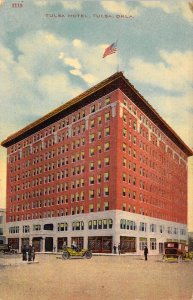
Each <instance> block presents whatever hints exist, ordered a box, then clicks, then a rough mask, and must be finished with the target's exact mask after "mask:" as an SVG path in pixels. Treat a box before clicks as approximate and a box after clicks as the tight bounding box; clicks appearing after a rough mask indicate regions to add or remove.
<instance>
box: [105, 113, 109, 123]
mask: <svg viewBox="0 0 193 300" xmlns="http://www.w3.org/2000/svg"><path fill="white" fill-rule="evenodd" d="M109 120H110V113H109V112H108V113H106V114H105V122H107V121H109Z"/></svg>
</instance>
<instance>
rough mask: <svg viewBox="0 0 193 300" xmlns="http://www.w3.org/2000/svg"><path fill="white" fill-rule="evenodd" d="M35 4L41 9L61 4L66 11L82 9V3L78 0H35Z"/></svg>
mask: <svg viewBox="0 0 193 300" xmlns="http://www.w3.org/2000/svg"><path fill="white" fill-rule="evenodd" d="M34 4H35V5H36V6H39V7H43V6H49V5H52V6H53V5H56V4H61V5H62V6H63V8H64V9H76V10H79V9H81V6H82V1H80V0H78V1H75V0H73V1H72V0H54V1H53V0H34Z"/></svg>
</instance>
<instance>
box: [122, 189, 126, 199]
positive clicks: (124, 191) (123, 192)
mask: <svg viewBox="0 0 193 300" xmlns="http://www.w3.org/2000/svg"><path fill="white" fill-rule="evenodd" d="M122 195H123V197H125V196H126V188H125V187H124V188H123V190H122Z"/></svg>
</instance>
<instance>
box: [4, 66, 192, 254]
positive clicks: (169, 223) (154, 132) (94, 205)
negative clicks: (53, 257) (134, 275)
mask: <svg viewBox="0 0 193 300" xmlns="http://www.w3.org/2000/svg"><path fill="white" fill-rule="evenodd" d="M2 146H4V147H6V148H7V210H6V222H7V234H6V236H7V242H8V243H9V244H11V245H12V246H13V247H14V248H16V249H19V250H21V246H22V245H23V244H24V243H33V244H34V245H35V247H36V251H60V250H61V248H62V245H63V243H66V244H67V245H69V246H70V245H71V243H72V241H73V240H75V241H76V242H77V243H78V244H80V245H81V246H82V247H85V248H87V247H88V248H89V249H92V251H93V252H106V253H108V252H111V251H112V247H113V245H114V244H116V246H117V245H118V244H119V243H120V245H121V251H122V252H129V253H134V254H140V253H143V252H142V251H143V248H144V245H146V244H147V245H148V248H149V253H150V254H157V253H161V252H162V250H163V243H164V242H165V241H184V242H186V241H187V158H188V157H189V156H191V155H192V154H193V153H192V151H191V149H189V148H188V146H186V145H185V143H184V142H183V141H182V140H181V138H180V137H179V136H178V135H177V134H176V133H175V132H174V130H173V129H172V128H171V127H170V126H169V125H168V124H167V123H166V122H165V121H164V120H163V119H162V118H161V116H160V115H159V114H158V113H157V112H156V111H155V109H154V108H153V107H152V106H151V105H150V104H149V103H148V102H147V101H146V100H145V99H144V97H143V96H142V95H141V94H140V93H139V92H138V91H137V90H136V89H135V87H134V86H133V85H132V84H131V83H130V82H129V81H128V80H127V79H126V78H125V76H124V75H123V73H122V72H117V73H115V74H114V75H112V76H111V77H109V78H107V79H105V80H104V81H102V82H100V83H99V84H97V85H96V86H94V87H92V88H90V89H89V90H87V91H86V92H84V93H82V94H81V95H79V96H77V97H75V98H74V99H72V100H71V101H68V102H66V103H65V104H63V105H62V106H60V107H59V108H57V109H55V110H54V111H52V112H51V113H49V114H47V115H45V116H43V117H42V118H40V119H38V120H37V121H35V122H33V123H32V124H30V125H28V126H26V127H25V128H23V129H21V130H20V131H18V132H16V133H15V134H13V135H11V136H9V137H8V138H7V139H6V140H4V141H3V142H2Z"/></svg>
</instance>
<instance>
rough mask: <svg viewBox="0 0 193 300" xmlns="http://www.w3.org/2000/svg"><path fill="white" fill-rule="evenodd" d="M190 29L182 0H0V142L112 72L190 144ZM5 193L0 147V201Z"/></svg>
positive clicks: (192, 226)
mask: <svg viewBox="0 0 193 300" xmlns="http://www.w3.org/2000/svg"><path fill="white" fill-rule="evenodd" d="M191 8H192V10H191ZM192 29H193V2H192V1H186V0H184V1H183V0H182V1H181V0H176V1H175V0H172V1H153V0H144V1H126V0H120V1H111V0H98V1H95V0H90V1H81V0H79V1H78V0H77V1H76V0H73V1H72V0H69V1H64V0H24V1H19V0H18V1H12V0H0V140H1V141H2V140H4V139H5V138H6V137H7V136H9V135H11V134H12V133H14V132H16V131H17V130H19V129H21V128H23V127H24V126H26V125H27V124H29V123H31V122H33V121H35V120H36V119H38V118H39V117H41V116H43V115H44V114H46V113H48V112H50V111H51V110H53V109H55V108H57V107H58V106H59V105H62V104H63V103H65V102H66V101H68V100H70V99H71V98H72V97H74V96H77V95H78V94H80V93H81V92H83V91H85V90H87V89H88V88H90V87H92V86H93V85H95V84H97V83H98V82H100V81H101V80H103V79H105V78H106V77H108V76H110V75H112V74H113V73H115V72H116V71H117V70H119V71H123V72H124V75H125V76H126V77H127V78H128V79H129V81H130V82H131V83H132V84H133V85H134V86H135V87H136V89H137V90H138V91H139V92H140V93H141V94H142V95H143V96H144V98H145V99H146V100H147V101H148V102H149V103H150V104H151V105H152V106H153V107H154V108H155V109H156V110H157V111H158V113H159V114H160V115H161V116H162V118H163V119H164V120H165V121H166V122H167V123H168V124H169V125H170V126H171V127H172V128H173V129H174V130H175V131H176V133H177V134H178V135H179V136H180V137H181V138H182V139H183V140H184V142H185V143H186V144H187V145H188V146H189V147H190V148H193V39H192V32H193V31H192ZM116 41H117V48H118V51H117V53H115V54H112V55H110V56H108V57H106V58H102V56H103V52H104V50H105V48H106V47H107V46H108V45H110V44H111V43H113V42H116ZM189 166H190V167H189V230H191V231H193V159H192V158H191V159H189ZM5 191H6V149H4V148H3V147H0V207H5Z"/></svg>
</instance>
